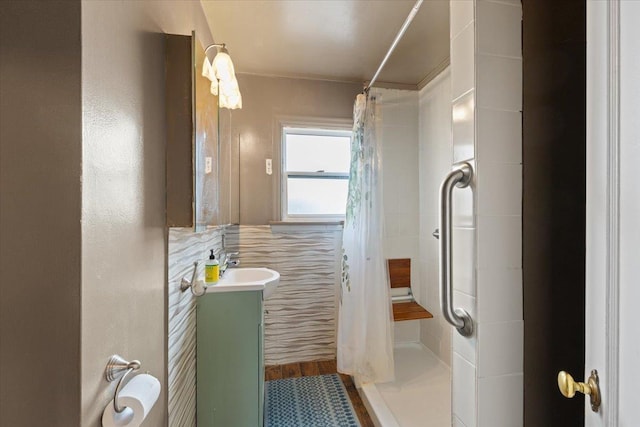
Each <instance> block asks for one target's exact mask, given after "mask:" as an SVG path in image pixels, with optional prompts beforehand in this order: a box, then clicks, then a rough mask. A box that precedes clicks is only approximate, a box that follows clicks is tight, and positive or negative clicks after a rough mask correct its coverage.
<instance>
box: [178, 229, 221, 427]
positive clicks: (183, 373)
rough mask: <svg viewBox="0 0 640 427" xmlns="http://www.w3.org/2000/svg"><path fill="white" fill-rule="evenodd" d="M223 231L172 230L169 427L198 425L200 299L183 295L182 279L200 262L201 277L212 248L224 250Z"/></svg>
mask: <svg viewBox="0 0 640 427" xmlns="http://www.w3.org/2000/svg"><path fill="white" fill-rule="evenodd" d="M221 235H222V229H221V228H218V227H215V228H210V229H208V230H206V231H204V232H202V233H194V232H193V229H191V228H171V229H169V248H168V252H169V256H168V262H167V264H168V271H167V278H168V282H167V285H168V289H167V295H168V313H167V318H168V337H169V338H168V341H167V365H168V366H167V369H168V386H167V388H168V395H169V396H168V398H169V425H170V426H181V427H188V426H194V427H195V425H196V300H195V297H194V296H193V295H191V292H189V291H186V292H180V280H181V279H182V278H183V277H187V278H189V279H190V278H191V275H192V273H193V262H194V261H198V260H199V261H200V265H199V268H198V271H199V276H200V278H202V277H203V276H204V262H203V261H205V260H206V259H207V254H208V253H209V250H210V249H214V250H218V249H219V248H220V247H221V243H222V241H221Z"/></svg>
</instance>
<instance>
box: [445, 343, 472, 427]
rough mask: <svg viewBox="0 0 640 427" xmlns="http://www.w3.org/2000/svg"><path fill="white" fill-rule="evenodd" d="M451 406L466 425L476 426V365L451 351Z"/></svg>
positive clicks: (468, 426) (469, 426)
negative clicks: (452, 373)
mask: <svg viewBox="0 0 640 427" xmlns="http://www.w3.org/2000/svg"><path fill="white" fill-rule="evenodd" d="M452 371H453V372H454V375H453V384H452V390H453V392H452V398H451V407H452V408H453V413H454V414H455V416H456V417H457V418H459V419H460V421H462V422H463V423H464V425H465V426H467V427H476V426H477V419H476V402H477V396H476V381H477V380H476V367H475V366H474V365H472V364H471V363H469V362H467V361H466V360H465V359H464V358H463V357H462V356H460V355H459V354H458V353H455V352H454V353H453V367H452Z"/></svg>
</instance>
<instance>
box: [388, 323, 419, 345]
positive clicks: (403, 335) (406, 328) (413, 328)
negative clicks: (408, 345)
mask: <svg viewBox="0 0 640 427" xmlns="http://www.w3.org/2000/svg"><path fill="white" fill-rule="evenodd" d="M393 341H394V342H395V343H403V342H418V341H420V322H419V321H418V320H405V321H404V322H393Z"/></svg>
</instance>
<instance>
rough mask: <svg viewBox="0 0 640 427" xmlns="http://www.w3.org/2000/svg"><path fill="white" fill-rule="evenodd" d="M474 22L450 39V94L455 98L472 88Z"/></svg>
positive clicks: (473, 76) (473, 72)
mask: <svg viewBox="0 0 640 427" xmlns="http://www.w3.org/2000/svg"><path fill="white" fill-rule="evenodd" d="M474 30H475V27H474V24H470V25H468V26H467V27H465V29H464V30H462V32H461V33H460V34H458V35H457V36H455V37H454V38H453V40H452V41H451V92H452V93H451V95H452V96H453V99H457V98H459V97H460V96H462V95H464V94H465V93H467V92H468V91H470V90H471V89H473V88H474V83H475V82H474V78H475V64H474V55H473V52H474Z"/></svg>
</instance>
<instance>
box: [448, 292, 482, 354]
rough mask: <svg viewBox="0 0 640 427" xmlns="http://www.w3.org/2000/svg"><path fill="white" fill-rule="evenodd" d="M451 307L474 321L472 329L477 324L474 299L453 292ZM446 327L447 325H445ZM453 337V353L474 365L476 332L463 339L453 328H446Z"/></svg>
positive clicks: (476, 341)
mask: <svg viewBox="0 0 640 427" xmlns="http://www.w3.org/2000/svg"><path fill="white" fill-rule="evenodd" d="M453 307H454V308H461V309H463V310H465V311H466V312H467V313H469V316H471V318H472V319H473V321H474V329H475V326H476V324H477V322H476V319H477V314H476V312H477V310H476V298H474V297H472V296H469V295H466V294H463V293H461V292H457V291H454V292H453ZM447 325H448V324H447ZM448 328H449V329H450V330H451V334H452V337H453V351H455V352H456V353H458V354H459V355H460V356H462V357H463V358H464V359H465V360H466V361H467V362H469V363H471V364H473V365H474V366H475V365H476V348H477V345H478V340H477V331H474V333H473V335H472V336H471V337H463V336H462V335H460V334H459V333H458V331H457V330H456V329H455V328H454V327H453V326H450V325H449V326H448Z"/></svg>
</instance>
